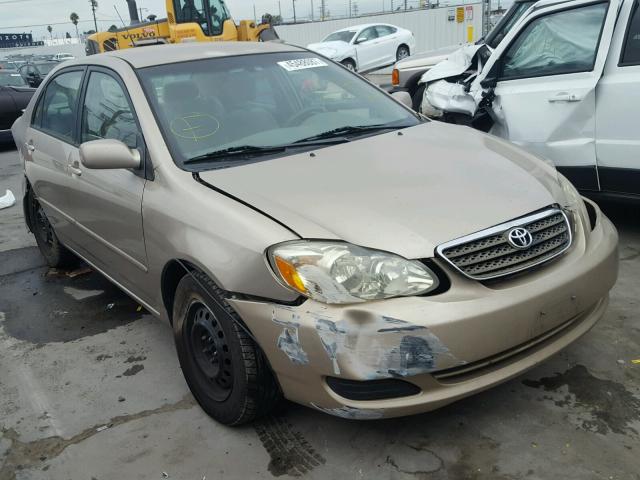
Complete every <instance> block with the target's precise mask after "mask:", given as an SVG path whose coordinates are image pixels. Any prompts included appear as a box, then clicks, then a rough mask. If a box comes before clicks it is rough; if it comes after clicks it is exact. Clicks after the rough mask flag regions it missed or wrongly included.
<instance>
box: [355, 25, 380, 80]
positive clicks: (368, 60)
mask: <svg viewBox="0 0 640 480" xmlns="http://www.w3.org/2000/svg"><path fill="white" fill-rule="evenodd" d="M355 46H356V55H357V57H358V71H363V70H368V69H369V68H372V67H375V66H376V65H378V64H379V61H380V60H379V57H380V47H379V45H378V33H377V32H376V27H368V28H365V29H364V30H362V32H360V35H358V36H357V37H356V39H355Z"/></svg>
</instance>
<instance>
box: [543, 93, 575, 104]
mask: <svg viewBox="0 0 640 480" xmlns="http://www.w3.org/2000/svg"><path fill="white" fill-rule="evenodd" d="M579 101H580V97H578V96H577V95H576V94H575V93H568V92H561V93H559V94H557V95H555V96H553V97H550V98H549V102H551V103H554V102H579Z"/></svg>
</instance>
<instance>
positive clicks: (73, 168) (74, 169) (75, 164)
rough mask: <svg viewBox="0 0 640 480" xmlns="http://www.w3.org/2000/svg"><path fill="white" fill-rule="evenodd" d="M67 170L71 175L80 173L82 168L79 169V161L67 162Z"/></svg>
mask: <svg viewBox="0 0 640 480" xmlns="http://www.w3.org/2000/svg"><path fill="white" fill-rule="evenodd" d="M69 171H70V172H71V174H72V175H76V176H78V177H79V176H80V175H82V170H80V163H79V162H73V163H70V164H69Z"/></svg>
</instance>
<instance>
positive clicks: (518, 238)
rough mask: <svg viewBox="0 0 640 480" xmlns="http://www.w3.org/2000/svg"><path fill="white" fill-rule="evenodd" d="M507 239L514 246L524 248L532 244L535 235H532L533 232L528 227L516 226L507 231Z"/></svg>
mask: <svg viewBox="0 0 640 480" xmlns="http://www.w3.org/2000/svg"><path fill="white" fill-rule="evenodd" d="M507 241H508V242H509V245H511V246H512V247H514V248H519V249H523V248H529V247H530V246H531V244H532V243H533V237H532V236H531V232H529V230H527V229H526V228H522V227H516V228H512V229H511V230H509V232H508V233H507Z"/></svg>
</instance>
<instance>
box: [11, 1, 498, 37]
mask: <svg viewBox="0 0 640 480" xmlns="http://www.w3.org/2000/svg"><path fill="white" fill-rule="evenodd" d="M351 1H352V2H357V4H358V10H359V12H360V13H367V12H379V11H381V10H382V9H383V7H384V9H385V10H387V11H388V10H389V9H390V8H391V2H392V1H394V4H395V5H396V6H397V5H400V3H403V2H404V0H351ZM418 1H419V0H407V2H408V4H409V5H412V4H413V5H415V6H417V5H418ZM444 1H445V0H441V3H443V2H444ZM450 1H453V0H450ZM492 1H493V3H494V4H496V3H497V1H498V0H492ZM226 2H227V6H228V7H229V10H230V11H231V15H232V16H233V18H234V19H235V20H236V22H237V21H238V20H241V19H253V18H254V6H255V11H256V16H257V18H258V20H259V19H260V17H261V16H262V14H263V13H271V14H274V15H276V14H278V13H279V11H281V12H282V16H283V18H285V19H292V18H293V6H292V2H293V0H226ZM295 2H296V4H295V5H296V7H295V8H296V16H297V18H311V5H313V8H314V12H315V16H316V18H317V16H318V12H319V6H320V0H295ZM326 2H327V5H328V7H327V8H328V9H329V11H330V12H331V15H332V16H344V15H346V14H347V12H348V6H347V5H348V3H349V0H326ZM465 2H466V3H471V0H460V1H459V2H457V3H465ZM507 2H509V0H503V3H507ZM137 3H138V7H139V8H142V13H143V15H144V16H145V17H146V16H147V15H149V14H155V15H157V16H158V18H162V17H166V9H165V0H137ZM114 6H115V7H117V9H118V12H120V15H121V16H122V19H123V20H124V22H125V23H127V24H128V22H129V10H128V8H127V2H126V1H125V0H98V9H97V11H96V17H97V21H98V29H99V30H106V29H108V28H109V26H111V25H113V24H115V25H117V26H119V27H120V26H122V22H121V21H120V19H119V18H118V13H117V12H116V10H115V8H114ZM279 9H280V10H279ZM72 12H75V13H77V14H78V16H79V17H80V23H79V24H78V30H79V31H80V32H81V33H82V32H83V31H86V30H89V29H93V28H94V27H93V17H92V15H91V7H90V3H89V0H0V33H32V34H33V38H34V40H42V39H43V37H45V36H46V37H48V36H49V33H48V32H47V25H51V27H52V28H53V31H52V34H53V37H54V38H55V37H56V36H58V37H59V38H62V37H64V36H65V33H66V32H69V33H70V34H71V35H72V36H75V27H74V26H73V24H72V23H71V21H70V20H69V15H70V14H71V13H72Z"/></svg>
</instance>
